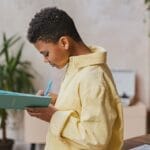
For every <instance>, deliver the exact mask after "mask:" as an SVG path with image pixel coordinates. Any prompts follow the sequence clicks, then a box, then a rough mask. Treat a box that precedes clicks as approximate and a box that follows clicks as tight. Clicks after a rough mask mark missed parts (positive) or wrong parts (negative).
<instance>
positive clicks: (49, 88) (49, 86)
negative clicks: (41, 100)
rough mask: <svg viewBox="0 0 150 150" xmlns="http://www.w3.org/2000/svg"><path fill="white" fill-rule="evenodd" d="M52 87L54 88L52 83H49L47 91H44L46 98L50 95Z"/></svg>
mask: <svg viewBox="0 0 150 150" xmlns="http://www.w3.org/2000/svg"><path fill="white" fill-rule="evenodd" d="M51 87H52V81H49V82H48V86H47V88H46V90H45V91H44V96H48V93H49V92H50V90H51Z"/></svg>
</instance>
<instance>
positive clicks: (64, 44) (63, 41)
mask: <svg viewBox="0 0 150 150" xmlns="http://www.w3.org/2000/svg"><path fill="white" fill-rule="evenodd" d="M59 45H60V46H61V47H62V48H63V49H65V50H68V49H69V39H68V38H67V37H66V36H62V37H60V39H59Z"/></svg>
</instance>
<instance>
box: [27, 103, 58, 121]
mask: <svg viewBox="0 0 150 150" xmlns="http://www.w3.org/2000/svg"><path fill="white" fill-rule="evenodd" d="M56 111H57V109H56V108H55V107H54V106H53V105H51V104H50V105H49V106H48V107H46V108H45V107H44V108H40V107H36V108H27V112H28V113H29V115H30V116H32V117H37V118H39V119H41V120H43V121H46V122H50V120H51V117H52V115H53V114H54V113H55V112H56Z"/></svg>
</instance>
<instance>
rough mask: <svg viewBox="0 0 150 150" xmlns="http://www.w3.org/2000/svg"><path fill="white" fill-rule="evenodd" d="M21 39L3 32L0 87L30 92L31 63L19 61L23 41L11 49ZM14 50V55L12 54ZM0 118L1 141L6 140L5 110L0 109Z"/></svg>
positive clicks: (31, 89)
mask: <svg viewBox="0 0 150 150" xmlns="http://www.w3.org/2000/svg"><path fill="white" fill-rule="evenodd" d="M20 40H21V37H18V36H16V35H13V36H11V37H10V38H7V37H6V34H5V33H3V37H2V44H1V49H0V89H2V90H8V91H14V92H24V93H26V92H27V93H31V92H33V91H34V88H33V85H32V82H31V79H32V78H33V75H32V74H31V73H30V72H29V69H30V68H31V64H30V62H29V61H21V56H22V50H23V47H24V43H22V44H21V45H19V48H18V50H17V51H16V50H15V51H13V50H12V48H15V47H16V44H17V43H18V42H19V41H20ZM13 52H15V55H13ZM0 118H1V124H0V127H1V128H2V142H4V143H6V142H7V135H6V120H7V110H6V109H0Z"/></svg>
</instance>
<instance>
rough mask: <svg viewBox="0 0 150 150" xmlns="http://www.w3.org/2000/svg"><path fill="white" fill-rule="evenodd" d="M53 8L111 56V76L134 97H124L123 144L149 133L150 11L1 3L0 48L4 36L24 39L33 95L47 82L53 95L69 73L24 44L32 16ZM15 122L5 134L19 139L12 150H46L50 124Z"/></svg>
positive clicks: (114, 3)
mask: <svg viewBox="0 0 150 150" xmlns="http://www.w3.org/2000/svg"><path fill="white" fill-rule="evenodd" d="M54 6H56V7H58V8H60V9H63V10H65V11H66V12H67V13H68V14H69V15H70V16H71V17H72V18H73V20H74V22H75V24H76V27H77V29H78V31H79V33H80V35H81V37H82V39H83V41H84V42H85V43H86V44H87V45H99V46H102V47H104V48H105V49H106V50H107V51H108V65H109V66H110V68H111V69H112V71H114V72H115V73H116V72H117V73H118V74H119V75H118V74H117V76H115V77H116V82H118V83H117V84H119V85H122V84H123V83H124V81H125V82H126V84H127V86H125V87H124V86H123V87H122V86H121V87H120V88H123V89H125V91H130V90H128V89H127V90H126V88H129V89H131V90H132V91H133V92H132V93H131V95H128V93H123V94H125V95H126V96H125V97H123V95H121V96H122V98H128V100H129V103H128V104H127V106H124V115H125V139H127V138H130V137H134V136H138V135H143V134H146V133H147V132H149V127H148V125H147V124H148V118H149V117H148V111H149V108H150V38H149V32H150V23H149V22H150V11H149V9H148V8H147V7H148V6H147V5H146V4H145V1H144V0H75V1H71V0H43V1H41V0H1V1H0V45H1V43H2V40H3V33H4V32H5V33H6V35H7V36H8V37H11V36H12V35H14V34H17V35H18V36H21V37H22V41H24V42H25V45H24V48H23V54H22V59H23V60H27V61H30V62H31V64H32V67H33V68H34V69H35V70H36V72H37V73H34V79H32V83H33V85H34V87H35V90H38V89H43V88H45V87H46V86H47V82H48V80H52V81H53V86H52V92H55V93H58V91H59V87H60V83H61V80H62V79H63V75H64V72H65V69H62V70H57V69H55V68H52V67H51V66H50V65H48V64H44V62H43V58H42V57H41V55H40V54H39V53H38V52H37V51H36V49H35V48H34V47H33V46H32V45H31V44H30V43H29V42H28V41H27V39H26V34H27V29H28V24H29V22H30V20H31V19H32V17H33V16H34V14H35V13H36V12H38V11H39V10H40V9H41V8H45V7H54ZM14 53H15V52H14ZM0 62H1V61H0ZM120 72H121V73H120ZM133 72H134V74H132V73H133ZM122 73H123V75H122ZM130 73H131V74H130ZM128 74H129V76H128ZM118 76H119V77H118ZM130 76H132V77H131V78H130ZM122 80H123V81H122ZM122 82H123V83H122ZM128 82H130V83H128ZM121 83H122V84H121ZM130 96H131V97H130ZM130 100H132V101H130ZM128 105H131V106H128ZM138 113H139V114H138ZM10 116H11V115H10ZM12 118H14V117H10V118H9V119H8V120H9V121H8V126H7V128H8V137H10V138H13V139H15V145H14V150H29V149H39V150H42V149H43V145H44V141H45V138H44V135H45V133H46V130H47V124H45V123H44V122H42V121H39V120H36V119H33V118H31V117H29V116H28V115H27V114H24V113H22V112H21V116H20V115H15V121H14V119H12ZM38 125H39V126H38ZM35 126H36V127H37V129H36V128H35ZM38 132H39V133H38ZM34 144H36V145H34Z"/></svg>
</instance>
